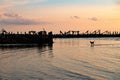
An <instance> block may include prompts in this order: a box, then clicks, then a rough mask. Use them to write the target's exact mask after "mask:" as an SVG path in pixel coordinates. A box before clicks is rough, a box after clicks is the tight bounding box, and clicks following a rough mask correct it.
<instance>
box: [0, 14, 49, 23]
mask: <svg viewBox="0 0 120 80" xmlns="http://www.w3.org/2000/svg"><path fill="white" fill-rule="evenodd" d="M46 23H47V22H43V21H36V20H32V19H27V18H23V17H22V16H20V15H19V14H13V13H3V14H2V15H1V16H0V24H6V25H35V24H46Z"/></svg>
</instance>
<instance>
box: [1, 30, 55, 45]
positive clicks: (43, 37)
mask: <svg viewBox="0 0 120 80" xmlns="http://www.w3.org/2000/svg"><path fill="white" fill-rule="evenodd" d="M52 43H53V38H52V32H48V33H47V32H46V31H39V32H35V31H29V32H28V33H24V34H22V33H16V34H15V33H10V32H7V31H5V30H4V31H2V33H0V44H39V45H42V44H52Z"/></svg>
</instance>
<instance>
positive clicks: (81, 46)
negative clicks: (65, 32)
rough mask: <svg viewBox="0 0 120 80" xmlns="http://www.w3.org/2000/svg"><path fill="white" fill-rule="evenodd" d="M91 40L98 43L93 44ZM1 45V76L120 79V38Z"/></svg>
mask: <svg viewBox="0 0 120 80" xmlns="http://www.w3.org/2000/svg"><path fill="white" fill-rule="evenodd" d="M90 40H94V41H95V46H94V47H90V43H89V41H90ZM54 42H55V43H54V44H53V46H43V47H25V48H0V80H120V38H107V39H105V38H101V39H98V38H96V39H94V38H93V39H82V38H81V39H54Z"/></svg>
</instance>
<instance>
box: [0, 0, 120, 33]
mask: <svg viewBox="0 0 120 80" xmlns="http://www.w3.org/2000/svg"><path fill="white" fill-rule="evenodd" d="M3 28H4V29H6V30H7V31H13V32H17V31H22V32H24V31H29V30H35V31H40V30H43V28H45V29H46V30H47V31H53V32H54V33H59V31H60V30H62V31H69V30H77V31H81V32H84V31H87V30H90V31H94V30H98V29H100V30H102V31H106V30H108V31H120V0H0V29H3Z"/></svg>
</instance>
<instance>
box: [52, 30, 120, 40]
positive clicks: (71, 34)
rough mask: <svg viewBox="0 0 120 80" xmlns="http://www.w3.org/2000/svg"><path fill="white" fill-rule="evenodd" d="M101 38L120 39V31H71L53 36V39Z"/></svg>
mask: <svg viewBox="0 0 120 80" xmlns="http://www.w3.org/2000/svg"><path fill="white" fill-rule="evenodd" d="M101 37H120V32H118V31H113V32H111V31H103V32H102V31H101V30H94V31H89V30H87V31H85V32H80V31H73V30H69V31H67V32H62V31H60V33H59V34H53V38H101Z"/></svg>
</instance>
